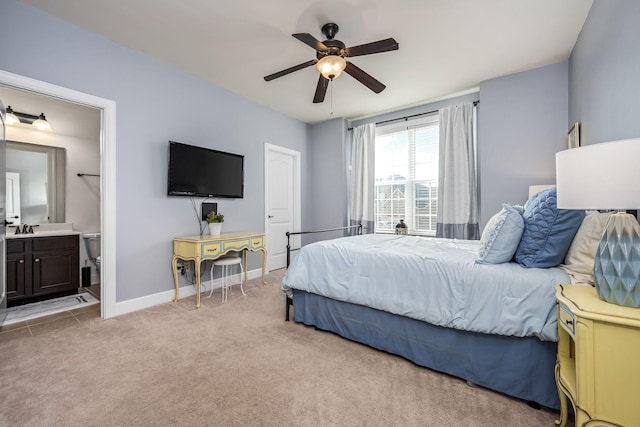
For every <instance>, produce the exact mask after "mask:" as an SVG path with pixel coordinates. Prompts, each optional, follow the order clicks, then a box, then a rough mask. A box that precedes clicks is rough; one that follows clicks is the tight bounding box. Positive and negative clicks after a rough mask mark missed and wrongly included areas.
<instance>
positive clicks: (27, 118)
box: [6, 105, 51, 131]
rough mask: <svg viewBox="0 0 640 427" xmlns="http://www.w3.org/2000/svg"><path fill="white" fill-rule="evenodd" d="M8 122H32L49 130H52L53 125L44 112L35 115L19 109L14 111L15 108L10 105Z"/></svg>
mask: <svg viewBox="0 0 640 427" xmlns="http://www.w3.org/2000/svg"><path fill="white" fill-rule="evenodd" d="M6 117H7V124H8V125H17V124H20V123H24V124H30V125H32V126H34V127H35V128H36V129H38V130H43V131H49V130H51V125H50V124H49V122H48V121H47V119H46V117H45V116H44V113H40V115H39V116H34V115H33V114H27V113H21V112H19V111H13V108H11V106H10V105H9V106H8V107H7V116H6Z"/></svg>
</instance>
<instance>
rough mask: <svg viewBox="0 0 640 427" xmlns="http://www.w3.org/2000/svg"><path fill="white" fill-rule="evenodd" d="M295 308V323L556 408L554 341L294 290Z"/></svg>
mask: <svg viewBox="0 0 640 427" xmlns="http://www.w3.org/2000/svg"><path fill="white" fill-rule="evenodd" d="M293 306H294V320H295V321H296V322H301V323H304V324H306V325H313V326H316V327H318V328H319V329H323V330H326V331H331V332H335V333H337V334H338V335H341V336H343V337H345V338H348V339H350V340H353V341H357V342H360V343H363V344H367V345H369V346H371V347H373V348H377V349H379V350H383V351H386V352H389V353H393V354H397V355H399V356H402V357H404V358H406V359H408V360H410V361H412V362H414V363H415V364H417V365H420V366H424V367H427V368H430V369H434V370H436V371H440V372H444V373H446V374H450V375H454V376H456V377H459V378H462V379H464V380H467V381H470V382H472V383H474V384H477V385H479V386H482V387H486V388H489V389H491V390H495V391H498V392H500V393H505V394H507V395H509V396H513V397H517V398H520V399H524V400H527V401H532V402H536V403H538V404H540V405H543V406H546V407H548V408H553V409H558V408H559V407H560V402H559V399H558V391H557V388H556V383H555V378H554V366H555V362H556V352H557V344H556V343H555V342H549V341H540V340H539V339H538V338H536V337H525V338H519V337H509V336H503V335H488V334H479V333H474V332H466V331H461V330H457V329H449V328H443V327H440V326H434V325H431V324H429V323H426V322H423V321H420V320H415V319H411V318H407V317H402V316H398V315H396V314H391V313H388V312H385V311H380V310H376V309H372V308H369V307H365V306H361V305H356V304H351V303H346V302H341V301H336V300H333V299H330V298H326V297H322V296H319V295H316V294H311V293H308V292H304V291H298V290H295V289H294V292H293Z"/></svg>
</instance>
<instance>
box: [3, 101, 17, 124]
mask: <svg viewBox="0 0 640 427" xmlns="http://www.w3.org/2000/svg"><path fill="white" fill-rule="evenodd" d="M6 118H7V124H8V125H17V124H20V119H19V118H18V116H16V115H15V114H14V113H13V109H12V108H11V105H9V106H8V107H7V115H6Z"/></svg>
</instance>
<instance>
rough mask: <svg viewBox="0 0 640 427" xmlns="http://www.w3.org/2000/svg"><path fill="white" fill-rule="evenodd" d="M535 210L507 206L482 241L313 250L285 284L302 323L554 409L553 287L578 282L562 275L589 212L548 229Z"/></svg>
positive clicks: (376, 242) (328, 243)
mask: <svg viewBox="0 0 640 427" xmlns="http://www.w3.org/2000/svg"><path fill="white" fill-rule="evenodd" d="M554 191H555V189H554ZM549 198H552V199H553V200H548V199H549ZM530 202H531V200H529V201H528V202H527V204H525V206H524V207H514V206H511V205H503V209H502V210H501V211H500V212H498V213H497V214H496V215H494V217H492V219H491V220H490V221H489V223H488V224H487V226H486V227H485V229H484V231H483V233H482V234H483V236H482V239H481V240H480V241H464V240H454V239H436V238H424V237H418V236H401V235H379V234H373V235H371V234H370V235H357V236H349V237H340V238H336V239H331V240H325V241H319V242H315V243H312V244H309V245H306V246H304V247H303V248H302V249H300V251H299V252H298V254H297V256H296V257H295V258H294V259H293V260H292V262H291V265H290V266H289V268H288V269H287V272H286V273H285V276H284V278H283V281H282V290H283V291H284V292H285V293H286V295H287V301H288V304H289V302H291V303H292V304H293V308H294V310H293V311H294V320H295V321H296V322H301V323H304V324H306V325H313V326H316V327H317V328H319V329H322V330H326V331H331V332H334V333H337V334H339V335H341V336H343V337H345V338H348V339H351V340H354V341H357V342H361V343H363V344H367V345H369V346H371V347H373V348H376V349H379V350H383V351H386V352H389V353H393V354H397V355H400V356H402V357H405V358H406V359H408V360H410V361H412V362H414V363H416V364H418V365H420V366H424V367H427V368H431V369H434V370H437V371H440V372H444V373H447V374H450V375H454V376H457V377H460V378H462V379H464V380H467V381H469V382H471V383H474V384H477V385H479V386H483V387H486V388H489V389H492V390H495V391H498V392H501V393H505V394H507V395H510V396H513V397H516V398H520V399H523V400H526V401H528V402H530V403H531V404H534V403H535V404H539V405H543V406H546V407H549V408H555V409H557V408H559V400H558V393H557V388H556V384H555V379H554V365H555V361H556V351H557V347H556V341H557V324H556V317H557V312H556V303H555V295H554V286H555V285H556V284H559V283H570V282H575V277H574V275H573V274H572V273H573V272H572V270H570V269H568V268H566V266H565V265H560V264H563V263H566V262H567V260H565V257H566V258H568V253H569V252H571V249H573V246H572V242H573V241H574V236H575V237H576V239H575V240H576V243H575V244H576V245H578V243H580V244H581V245H584V244H585V243H584V240H585V239H583V238H581V239H578V235H577V234H576V232H577V231H578V229H579V228H580V229H581V230H582V227H584V225H582V223H583V219H585V213H584V212H583V211H579V212H578V211H575V212H574V211H565V212H566V213H567V214H568V215H569V217H565V218H560V219H559V218H558V217H559V215H558V214H557V212H555V213H554V214H553V215H551V216H552V217H553V220H552V221H551V223H550V224H547V226H546V228H545V227H542V228H541V227H540V215H539V214H540V212H541V211H539V210H536V209H534V208H533V207H532V203H530ZM538 202H540V201H538ZM545 203H546V204H544V203H543V208H545V209H546V208H547V207H548V204H553V205H555V192H552V194H551V195H549V194H546V195H545ZM538 204H539V203H538ZM543 211H544V210H543ZM548 216H549V215H548V212H545V213H544V214H543V215H542V217H545V218H548ZM560 216H562V215H560ZM598 218H599V219H598V221H599V222H602V220H601V218H600V217H598ZM518 219H519V220H518ZM518 221H520V222H518ZM542 222H543V223H544V221H542ZM547 222H549V221H547ZM585 222H586V219H585ZM514 223H515V224H516V225H513V224H514ZM518 224H519V225H518ZM581 225H582V227H581ZM527 228H528V233H527ZM587 228H589V227H587ZM514 230H515V231H514ZM541 230H542V232H543V233H546V235H545V236H544V238H541V236H540V232H541ZM587 232H588V233H589V235H590V236H589V238H588V239H586V240H589V242H590V243H589V244H592V243H593V241H594V239H593V238H592V235H595V236H596V239H595V241H596V242H597V237H599V236H597V234H598V231H597V230H596V231H595V232H594V230H593V227H590V228H589V230H585V233H587ZM527 234H529V235H527ZM578 234H580V233H578ZM578 240H579V241H580V242H578ZM531 241H533V242H537V243H536V244H537V245H538V246H540V243H541V242H542V244H543V245H542V246H543V247H542V252H540V248H539V247H538V248H537V249H535V248H534V250H533V251H532V250H531V248H526V247H525V246H527V245H528V244H530V242H531ZM536 244H534V246H536ZM550 244H551V245H552V246H555V247H554V248H553V250H551V251H549V247H548V246H549V245H550ZM523 247H524V249H525V250H522V249H523ZM549 252H555V253H552V254H549ZM574 252H575V251H574ZM518 255H519V257H518ZM492 257H493V258H492ZM514 260H518V262H516V261H514ZM558 260H560V261H558ZM547 264H551V265H552V266H549V265H547ZM586 264H587V265H588V260H587V261H586ZM591 266H593V264H591ZM288 309H289V307H288V306H287V315H288Z"/></svg>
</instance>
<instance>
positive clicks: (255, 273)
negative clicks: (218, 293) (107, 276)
mask: <svg viewBox="0 0 640 427" xmlns="http://www.w3.org/2000/svg"><path fill="white" fill-rule="evenodd" d="M265 274H266V272H265ZM257 277H262V269H261V268H258V269H255V270H249V271H248V272H247V279H248V280H250V279H255V278H257ZM231 280H232V283H239V282H240V274H234V275H233V276H231ZM208 284H209V281H205V282H203V283H202V284H201V286H202V289H201V290H202V292H204V291H205V289H206V291H207V292H209V291H211V288H210V287H209V286H206V287H205V285H208ZM221 285H222V279H221V278H218V279H215V280H214V281H213V288H214V289H219V288H220V287H221ZM195 294H196V289H195V286H194V285H186V286H182V287H180V294H179V295H180V299H183V298H188V297H192V296H195ZM174 295H175V289H171V290H170V291H164V292H158V293H157V294H152V295H147V296H144V297H140V298H134V299H130V300H126V301H120V302H116V307H115V308H116V309H115V315H114V317H115V316H120V315H122V314H127V313H132V312H134V311H138V310H143V309H145V308H149V307H153V306H155V305H159V304H164V303H167V302H171V301H173V297H174ZM193 304H194V307H195V299H194V301H193Z"/></svg>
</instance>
